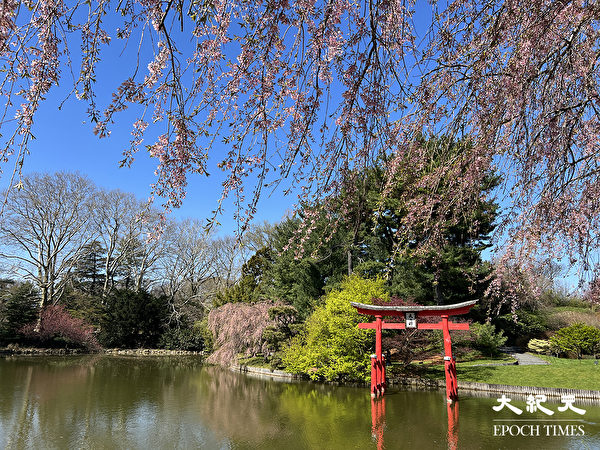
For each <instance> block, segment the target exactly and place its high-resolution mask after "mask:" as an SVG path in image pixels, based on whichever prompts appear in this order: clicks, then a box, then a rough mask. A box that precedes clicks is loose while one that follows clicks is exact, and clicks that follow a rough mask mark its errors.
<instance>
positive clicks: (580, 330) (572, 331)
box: [550, 323, 600, 359]
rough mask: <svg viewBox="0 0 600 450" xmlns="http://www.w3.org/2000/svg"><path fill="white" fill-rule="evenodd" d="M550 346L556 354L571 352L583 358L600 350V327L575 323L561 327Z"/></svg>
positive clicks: (551, 339)
mask: <svg viewBox="0 0 600 450" xmlns="http://www.w3.org/2000/svg"><path fill="white" fill-rule="evenodd" d="M550 348H551V349H552V351H553V352H554V353H556V354H571V355H574V356H575V357H576V358H579V359H581V357H582V356H583V355H594V356H595V355H597V354H598V352H600V329H598V328H596V327H593V326H589V325H585V324H583V323H575V324H573V325H571V326H569V327H565V328H561V329H560V330H558V331H557V332H556V334H555V335H554V336H552V337H551V338H550Z"/></svg>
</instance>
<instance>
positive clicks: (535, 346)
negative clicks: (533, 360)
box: [527, 339, 551, 355]
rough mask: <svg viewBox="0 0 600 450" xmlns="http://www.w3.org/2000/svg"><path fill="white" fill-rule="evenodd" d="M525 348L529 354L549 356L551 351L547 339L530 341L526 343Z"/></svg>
mask: <svg viewBox="0 0 600 450" xmlns="http://www.w3.org/2000/svg"><path fill="white" fill-rule="evenodd" d="M527 348H528V349H529V351H530V352H533V353H541V354H544V355H546V354H549V353H550V351H551V348H550V341H549V340H548V339H531V340H530V341H529V342H528V343H527Z"/></svg>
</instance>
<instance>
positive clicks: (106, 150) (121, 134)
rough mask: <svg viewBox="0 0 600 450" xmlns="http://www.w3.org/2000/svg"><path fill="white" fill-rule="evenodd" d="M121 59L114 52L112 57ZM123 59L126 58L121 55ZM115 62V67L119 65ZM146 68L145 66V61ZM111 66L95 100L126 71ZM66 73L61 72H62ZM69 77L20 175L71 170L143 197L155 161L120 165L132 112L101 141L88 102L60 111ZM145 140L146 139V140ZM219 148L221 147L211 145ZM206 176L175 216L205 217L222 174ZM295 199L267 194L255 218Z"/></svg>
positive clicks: (226, 226)
mask: <svg viewBox="0 0 600 450" xmlns="http://www.w3.org/2000/svg"><path fill="white" fill-rule="evenodd" d="M116 57H117V58H119V56H118V55H116ZM121 58H123V59H125V58H126V57H121ZM118 65H119V64H118V63H117V64H115V65H114V66H113V67H118ZM144 66H145V64H144ZM118 73H119V72H118V71H116V70H114V71H113V70H112V69H111V73H110V74H108V75H110V76H109V77H108V80H107V81H108V82H103V83H99V84H98V93H99V97H100V98H99V102H100V104H101V105H102V106H105V105H106V104H107V103H108V102H109V100H110V95H111V93H112V90H114V88H116V87H117V86H118V83H119V82H120V81H122V80H123V79H124V78H125V77H126V74H124V73H121V77H120V78H119V76H118ZM63 75H65V74H63ZM69 81H70V80H69V79H68V78H67V77H65V78H63V80H62V83H61V86H59V87H58V88H56V87H55V88H53V90H52V91H51V94H50V96H49V98H48V101H46V102H44V103H42V105H41V106H40V109H39V111H38V113H37V116H36V119H35V124H34V127H33V133H34V135H35V137H36V139H35V140H32V141H31V142H30V144H29V151H30V154H29V155H28V156H27V157H26V159H25V164H24V166H23V173H24V174H27V173H31V172H49V173H52V172H57V171H73V172H79V173H80V174H81V175H85V176H87V177H89V178H90V179H91V180H92V181H93V182H94V183H95V184H96V185H98V186H99V187H103V188H107V189H120V190H122V191H125V192H131V193H133V194H135V195H136V196H137V197H138V198H140V199H147V198H148V197H149V195H150V193H151V184H152V183H153V182H155V181H156V176H155V175H154V171H155V169H156V161H155V160H153V159H152V158H150V156H149V155H148V153H147V152H146V151H145V150H144V149H142V150H140V151H139V152H138V153H137V155H136V159H135V162H134V163H133V164H132V166H131V167H130V168H128V167H122V168H120V167H119V161H120V160H121V159H122V158H123V155H122V152H123V150H124V149H125V148H128V147H129V141H130V139H131V135H130V130H131V125H132V123H133V120H135V119H134V118H133V117H134V116H133V114H129V113H127V112H125V113H121V114H119V115H118V116H117V120H118V122H117V123H116V124H114V125H113V126H112V128H111V131H112V133H111V136H110V137H109V138H104V139H100V138H98V137H97V136H95V135H94V133H93V126H92V125H91V124H90V123H89V121H88V120H87V116H86V109H87V105H86V103H85V102H82V101H78V100H77V99H76V98H75V97H74V96H72V97H71V98H70V99H69V100H67V101H66V102H64V104H63V106H62V108H61V109H60V110H59V105H60V103H61V102H62V100H64V98H65V97H66V96H67V94H68V92H69V89H70V85H69ZM151 137H152V135H149V138H148V139H146V141H145V142H147V143H150V141H149V139H150V138H151ZM215 150H217V151H219V150H221V149H215ZM13 166H14V160H11V161H9V163H8V164H4V165H3V166H2V170H3V173H2V175H1V178H0V189H2V190H4V189H6V187H7V186H8V182H9V180H10V175H11V173H12V170H13ZM210 173H211V176H210V177H208V178H207V177H202V176H199V175H194V174H192V175H191V177H190V178H189V186H188V193H187V197H186V199H185V200H184V203H183V205H182V207H181V208H179V209H175V210H173V211H172V213H171V215H172V216H173V217H175V218H198V219H201V220H202V219H206V218H208V217H209V216H210V214H211V211H212V210H213V209H215V207H216V206H217V200H218V199H219V198H220V195H221V181H222V179H223V178H222V176H221V175H222V174H221V172H220V170H219V169H218V168H217V167H216V166H213V167H211V168H210ZM295 200H296V197H295V196H293V195H290V196H287V197H284V196H283V195H281V194H279V193H277V194H275V195H273V196H270V197H268V196H265V197H264V198H263V199H261V201H260V203H259V209H258V214H257V217H256V219H255V221H256V222H262V221H264V220H266V221H268V222H271V223H275V222H278V221H280V220H281V219H282V218H283V217H284V215H285V214H286V213H289V212H290V211H291V210H292V208H293V204H294V202H295ZM161 204H162V201H161V199H160V198H157V199H156V200H155V205H156V206H157V207H159V208H161ZM232 216H233V207H232V206H229V207H227V208H226V211H225V214H224V216H222V217H220V218H219V222H220V223H221V224H222V227H221V229H220V230H219V234H231V233H233V232H234V230H235V227H236V223H235V222H234V221H233V219H232Z"/></svg>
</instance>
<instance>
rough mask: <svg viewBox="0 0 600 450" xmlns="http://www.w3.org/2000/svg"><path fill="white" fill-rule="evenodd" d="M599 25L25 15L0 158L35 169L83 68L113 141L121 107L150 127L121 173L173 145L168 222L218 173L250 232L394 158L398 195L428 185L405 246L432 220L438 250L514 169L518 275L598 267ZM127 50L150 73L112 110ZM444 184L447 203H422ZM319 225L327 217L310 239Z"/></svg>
mask: <svg viewBox="0 0 600 450" xmlns="http://www.w3.org/2000/svg"><path fill="white" fill-rule="evenodd" d="M599 19H600V9H599V8H598V7H597V5H596V3H595V2H589V1H586V0H574V1H567V0H560V1H556V0H532V1H528V2H516V1H511V0H489V1H486V2H474V1H469V0H449V1H448V2H438V1H435V0H434V1H431V2H422V1H419V2H417V1H416V0H409V1H404V0H403V1H400V0H368V1H367V0H365V1H359V0H354V1H350V0H336V1H330V0H321V1H316V0H255V1H237V2H231V1H225V0H214V1H189V2H188V1H184V0H122V1H119V2H110V1H108V0H93V1H86V2H84V1H81V0H73V1H62V0H28V1H25V2H18V1H15V0H6V1H4V2H3V3H2V6H0V59H1V61H2V63H1V64H2V69H3V71H2V75H1V77H2V78H1V80H0V90H1V93H2V96H3V98H4V99H5V104H4V110H3V113H2V117H3V120H2V135H3V137H4V139H5V143H4V146H3V147H2V149H1V150H0V159H2V160H4V161H5V162H6V161H8V160H9V159H11V158H12V159H13V160H14V161H15V163H16V166H15V167H16V172H17V174H18V173H19V170H20V169H19V168H20V165H21V163H22V161H23V158H24V157H25V155H26V152H27V145H28V142H29V140H30V139H31V137H32V132H33V123H34V118H35V114H36V112H37V110H38V108H39V105H40V103H41V102H42V101H44V99H45V98H46V96H47V94H48V92H49V91H50V89H51V87H52V86H53V85H56V84H58V83H59V80H61V73H68V72H69V71H68V70H67V69H65V68H66V67H67V65H69V64H71V65H73V66H75V65H77V66H78V67H74V68H73V73H75V76H74V80H73V92H74V93H75V95H76V96H77V98H79V99H80V100H82V101H85V102H87V103H88V105H89V116H90V119H91V120H92V121H93V122H94V123H95V130H94V131H95V132H96V133H97V134H98V135H99V136H100V137H105V136H108V135H109V134H110V130H111V127H112V126H113V124H114V122H115V120H116V117H117V115H118V114H119V113H120V112H121V111H122V110H124V109H126V108H128V107H132V109H133V110H134V112H135V113H136V114H137V115H138V117H137V119H136V120H135V122H134V123H133V127H132V139H131V146H130V147H128V148H126V149H125V150H124V153H123V160H122V161H121V164H125V165H128V164H131V163H132V161H133V159H134V156H135V152H136V151H138V149H139V148H140V146H141V144H142V140H143V139H144V135H145V132H147V131H148V130H149V129H154V132H156V134H157V135H158V138H157V139H156V140H155V141H154V142H150V143H149V145H148V147H147V149H148V151H149V153H150V155H151V156H153V157H155V158H156V159H157V165H158V167H157V175H158V178H157V181H156V183H155V185H154V187H153V193H154V194H157V195H160V196H162V197H164V198H165V199H166V208H167V209H168V208H169V207H177V206H178V205H179V204H180V203H181V201H182V199H183V198H184V196H185V189H186V180H187V176H188V175H189V174H196V173H197V174H203V175H208V174H209V173H210V172H212V171H213V170H216V169H215V168H214V167H209V161H213V160H214V161H216V165H217V166H218V167H219V168H220V169H222V170H223V171H224V172H225V174H226V179H225V181H224V183H223V191H222V196H221V198H220V199H219V200H218V204H217V207H216V208H215V211H214V214H215V215H216V214H219V213H220V212H221V211H222V205H223V202H224V201H225V200H226V199H232V200H233V202H234V204H235V205H237V213H236V216H237V218H238V219H239V220H240V221H241V222H242V224H243V225H244V227H245V225H246V224H247V222H248V221H249V220H251V218H252V217H253V216H254V214H255V212H256V208H257V202H258V199H259V198H260V196H261V192H262V190H263V189H264V188H266V187H269V188H275V187H277V188H279V189H282V190H284V191H286V192H292V191H293V190H295V189H296V190H299V191H300V192H301V193H300V196H301V199H302V200H308V199H314V198H318V199H321V200H322V201H325V202H326V199H327V198H329V197H331V196H336V195H337V194H338V193H339V192H340V191H342V190H344V189H345V190H346V191H348V192H350V191H351V190H352V189H353V188H354V187H355V186H357V183H356V180H355V179H354V178H355V177H356V175H355V174H358V173H361V172H362V170H360V169H362V168H364V167H365V166H368V165H369V164H370V163H371V161H372V160H373V159H374V157H376V156H377V155H379V154H381V153H385V154H387V155H388V156H391V158H390V163H389V166H388V168H387V171H388V190H389V189H391V186H392V184H393V183H396V182H398V179H402V180H408V181H409V182H410V186H412V189H407V194H406V198H405V202H406V207H407V209H408V214H407V215H406V218H405V219H404V223H403V224H402V226H401V227H399V230H398V233H409V232H410V230H411V229H412V228H413V227H414V226H415V224H419V225H420V226H421V227H423V228H424V229H425V230H426V231H428V232H430V233H431V237H432V238H431V239H429V240H426V241H427V242H428V243H435V242H436V236H440V235H441V233H443V231H444V229H445V228H446V227H448V226H451V220H449V217H450V218H451V217H453V216H455V215H457V214H460V211H468V210H469V207H470V206H472V205H473V204H474V202H475V201H476V199H477V195H478V194H479V186H481V181H482V179H483V177H485V176H486V174H488V173H489V170H490V168H497V169H498V170H499V171H500V172H501V173H502V174H503V175H504V182H505V185H504V188H505V189H504V190H503V191H502V190H501V191H500V192H505V193H506V201H507V203H506V204H507V205H508V206H507V208H506V210H505V221H504V226H503V227H500V228H499V230H500V232H505V233H506V236H508V238H509V239H508V243H507V247H506V252H505V254H504V255H505V256H504V259H503V261H505V262H506V261H509V260H510V259H512V258H513V257H524V256H527V257H535V256H538V255H539V254H543V255H548V254H550V253H548V252H552V253H559V254H560V253H562V254H563V255H567V256H568V257H569V258H570V259H571V263H573V264H575V263H576V262H578V263H580V264H582V267H583V268H584V269H590V268H592V267H593V264H595V262H596V261H594V260H593V258H592V254H593V253H592V252H591V251H592V250H594V249H596V248H597V246H598V239H599V235H598V233H597V231H596V230H597V229H598V221H599V218H600V202H598V200H597V199H598V198H599V196H600V192H599V191H600V182H599V181H600V180H599V179H598V177H599V174H600V170H599V169H600V167H599V160H598V158H597V155H598V154H599V151H598V150H600V149H599V142H598V136H599V135H600V133H599V131H600V130H599V128H600V125H599V120H598V118H599V113H598V108H599V107H600V105H599V100H598V99H599V98H600V97H599V96H598V81H599V75H598V74H599V73H600V71H599V70H598V59H599V58H598V57H599V56H600V54H599V52H600V50H599V48H600V46H599V40H600V34H599V33H598V25H599ZM118 41H121V42H123V43H124V44H126V43H128V44H129V47H128V48H131V47H134V48H136V49H139V58H138V59H137V60H136V58H131V60H132V61H138V62H137V63H132V65H131V67H130V68H128V69H130V70H129V72H128V73H127V74H125V75H124V78H125V81H123V82H122V83H121V85H120V86H118V88H117V89H116V90H115V92H114V94H113V97H112V100H111V101H110V102H109V103H108V104H102V101H101V99H99V97H98V96H97V94H96V89H97V86H96V82H98V83H101V82H102V80H96V74H97V67H98V65H99V64H100V62H101V58H102V57H103V52H104V51H105V50H106V49H107V48H108V47H109V45H111V46H114V45H116V43H117V42H118ZM117 45H118V44H117ZM149 50H151V51H153V58H151V59H149V60H146V61H144V58H145V57H146V55H147V54H148V51H149ZM11 116H14V117H15V118H16V120H15V121H8V120H7V119H9V118H10V117H11ZM11 127H12V128H11ZM431 134H444V135H446V136H447V137H449V138H450V139H449V141H451V140H452V139H456V138H465V139H468V140H470V141H471V142H472V146H471V147H470V150H468V151H465V152H463V153H461V154H458V155H457V154H454V153H452V152H444V148H439V149H438V150H437V151H436V155H433V154H432V149H431V148H428V147H427V146H424V145H422V142H423V140H420V139H417V138H418V137H420V136H423V135H424V136H426V137H427V136H429V135H431ZM217 155H218V156H217ZM209 157H212V158H211V159H209ZM432 161H435V162H436V164H435V167H434V168H433V169H432V168H431V167H430V165H431V162H432ZM354 169H357V170H354ZM281 182H283V184H280V183H281ZM440 182H443V184H444V185H445V186H448V189H447V190H445V192H446V194H445V195H423V193H424V192H425V193H431V192H435V191H436V190H435V186H437V185H439V184H440ZM13 184H15V183H11V185H13ZM313 225H314V223H313V222H312V221H311V218H310V217H308V220H307V221H306V224H305V227H306V231H308V232H310V230H311V228H312V226H313ZM244 227H242V229H243V228H244Z"/></svg>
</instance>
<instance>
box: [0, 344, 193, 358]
mask: <svg viewBox="0 0 600 450" xmlns="http://www.w3.org/2000/svg"><path fill="white" fill-rule="evenodd" d="M70 355H128V356H204V353H203V352H201V351H191V350H165V349H161V348H133V349H124V348H107V349H103V350H100V351H97V352H90V351H88V350H83V349H69V348H36V347H10V346H9V347H2V348H0V357H1V356H70Z"/></svg>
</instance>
